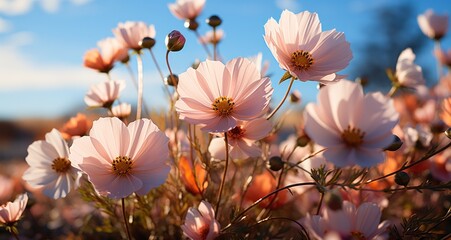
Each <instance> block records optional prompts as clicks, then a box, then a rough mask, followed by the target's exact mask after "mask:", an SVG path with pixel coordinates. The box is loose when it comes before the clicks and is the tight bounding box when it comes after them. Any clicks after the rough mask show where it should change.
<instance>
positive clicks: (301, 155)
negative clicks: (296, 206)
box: [271, 135, 326, 194]
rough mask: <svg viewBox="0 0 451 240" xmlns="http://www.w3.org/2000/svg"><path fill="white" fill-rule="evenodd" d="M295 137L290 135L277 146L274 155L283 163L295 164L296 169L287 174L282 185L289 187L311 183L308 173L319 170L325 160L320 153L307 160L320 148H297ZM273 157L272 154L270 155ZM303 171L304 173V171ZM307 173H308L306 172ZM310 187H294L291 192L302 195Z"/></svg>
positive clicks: (324, 163)
mask: <svg viewBox="0 0 451 240" xmlns="http://www.w3.org/2000/svg"><path fill="white" fill-rule="evenodd" d="M297 138H298V137H297V136H295V135H290V136H289V137H288V138H287V139H286V140H285V141H283V142H281V143H280V145H279V152H277V153H276V152H275V153H274V155H280V156H281V157H282V159H283V160H284V161H287V162H289V163H290V164H296V165H297V166H298V167H301V168H302V169H299V168H298V167H294V168H292V169H290V170H289V171H288V172H287V175H286V178H285V181H284V185H285V186H286V185H290V184H294V183H299V182H311V181H313V179H312V177H311V175H310V174H309V172H310V171H311V169H312V168H319V167H320V166H321V165H326V160H325V159H324V157H323V156H322V153H318V154H316V155H315V156H313V157H311V158H308V159H307V157H308V156H309V155H311V154H312V153H313V152H319V151H320V150H321V149H322V147H321V146H318V145H317V144H314V145H313V146H305V147H299V146H297ZM271 155H273V153H271ZM304 170H305V171H304ZM307 171H308V172H307ZM309 188H310V186H305V187H295V188H292V189H291V191H292V192H295V193H298V194H302V193H304V192H305V191H306V190H308V189H309Z"/></svg>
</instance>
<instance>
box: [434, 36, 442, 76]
mask: <svg viewBox="0 0 451 240" xmlns="http://www.w3.org/2000/svg"><path fill="white" fill-rule="evenodd" d="M434 48H435V51H441V46H440V40H436V41H435V43H434ZM437 77H438V80H440V79H441V78H442V64H441V63H440V61H438V60H437Z"/></svg>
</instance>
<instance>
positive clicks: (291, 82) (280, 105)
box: [266, 77, 295, 120]
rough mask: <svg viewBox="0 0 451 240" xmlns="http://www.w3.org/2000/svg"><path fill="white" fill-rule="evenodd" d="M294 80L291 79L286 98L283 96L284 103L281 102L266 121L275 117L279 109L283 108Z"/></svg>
mask: <svg viewBox="0 0 451 240" xmlns="http://www.w3.org/2000/svg"><path fill="white" fill-rule="evenodd" d="M294 79H295V78H294V77H292V78H291V80H290V85H288V88H287V91H286V92H285V96H283V99H282V101H280V103H279V105H277V107H276V108H275V109H274V110H273V111H272V112H271V113H270V114H269V115H268V116H267V117H266V120H269V119H270V118H271V117H272V116H274V114H275V113H276V112H277V111H278V110H279V108H280V107H282V104H283V103H284V102H285V100H286V99H287V97H288V94H290V90H291V86H293V83H294Z"/></svg>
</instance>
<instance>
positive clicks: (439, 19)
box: [417, 9, 448, 40]
mask: <svg viewBox="0 0 451 240" xmlns="http://www.w3.org/2000/svg"><path fill="white" fill-rule="evenodd" d="M417 20H418V25H419V26H420V29H421V31H423V33H424V34H425V35H426V36H428V37H429V38H431V39H434V40H439V39H441V38H442V37H443V36H445V34H446V32H447V31H448V14H444V15H438V14H436V13H434V11H432V9H428V10H427V11H426V12H425V13H424V14H420V15H418V18H417Z"/></svg>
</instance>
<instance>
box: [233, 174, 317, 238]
mask: <svg viewBox="0 0 451 240" xmlns="http://www.w3.org/2000/svg"><path fill="white" fill-rule="evenodd" d="M307 185H313V186H315V185H317V183H316V182H304V183H294V184H290V185H287V186H285V187H281V188H279V189H276V190H274V191H272V192H271V193H269V194H267V195H266V196H264V197H261V198H260V199H258V200H257V201H255V202H254V203H253V204H252V205H250V206H249V207H247V208H246V209H244V210H243V211H242V212H241V213H240V214H238V215H237V216H236V217H235V218H233V220H232V221H231V223H230V224H229V225H228V226H226V227H225V228H224V230H225V229H227V228H229V227H230V226H231V224H232V223H233V222H235V221H237V220H238V219H241V217H242V216H243V215H244V214H245V213H247V212H248V211H249V210H251V209H252V208H253V207H255V206H257V205H258V204H260V203H261V202H263V201H264V200H265V199H267V198H269V197H271V196H272V195H274V194H276V193H278V192H280V191H283V190H286V189H290V188H292V187H299V186H307Z"/></svg>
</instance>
